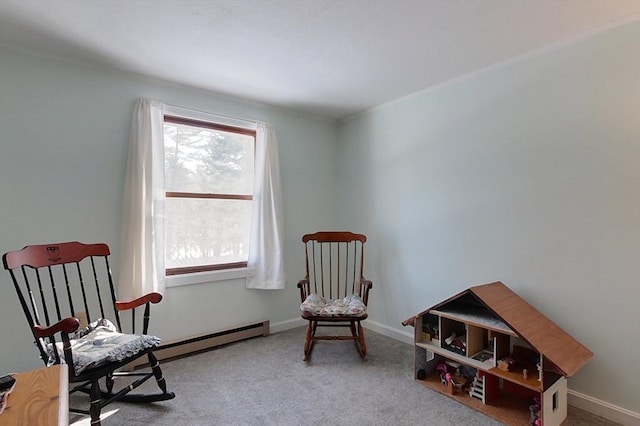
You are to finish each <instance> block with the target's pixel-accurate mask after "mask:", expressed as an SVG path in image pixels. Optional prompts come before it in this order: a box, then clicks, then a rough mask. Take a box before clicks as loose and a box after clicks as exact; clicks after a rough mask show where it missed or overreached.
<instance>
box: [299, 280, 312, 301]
mask: <svg viewBox="0 0 640 426" xmlns="http://www.w3.org/2000/svg"><path fill="white" fill-rule="evenodd" d="M298 288H299V289H300V301H301V302H304V301H305V300H306V298H307V297H308V296H309V293H310V289H309V278H303V279H301V280H300V281H298Z"/></svg>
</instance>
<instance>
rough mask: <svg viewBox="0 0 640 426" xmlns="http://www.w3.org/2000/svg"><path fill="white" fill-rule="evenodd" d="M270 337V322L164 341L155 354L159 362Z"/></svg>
mask: <svg viewBox="0 0 640 426" xmlns="http://www.w3.org/2000/svg"><path fill="white" fill-rule="evenodd" d="M268 335H269V321H262V322H257V323H254V324H247V325H243V326H240V327H235V328H231V329H229V330H224V331H218V332H215V333H206V334H200V335H197V336H191V337H187V338H182V339H175V340H169V341H163V342H162V343H161V344H160V345H159V346H157V347H156V348H155V349H154V350H153V353H154V354H155V356H156V358H158V360H159V361H162V360H166V359H171V358H178V357H183V356H188V355H192V354H195V353H198V352H201V351H205V350H209V349H213V348H215V347H217V346H222V345H227V344H229V343H234V342H239V341H241V340H246V339H251V338H253V337H258V336H268ZM146 358H147V357H146V356H145V357H141V358H138V359H137V360H136V361H134V362H132V363H131V364H128V365H127V369H133V368H136V367H140V366H143V365H148V360H147V359H146Z"/></svg>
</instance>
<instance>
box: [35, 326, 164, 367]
mask: <svg viewBox="0 0 640 426" xmlns="http://www.w3.org/2000/svg"><path fill="white" fill-rule="evenodd" d="M116 330H117V329H116V327H115V325H113V323H112V322H111V321H109V320H106V319H100V320H97V321H95V322H92V323H91V324H89V326H87V327H86V328H84V329H82V330H78V331H77V332H76V333H75V336H74V337H75V338H73V339H71V342H70V343H71V354H72V356H73V365H74V370H75V372H76V375H78V374H80V373H81V372H83V371H84V370H86V369H88V368H95V367H99V366H101V365H104V364H107V363H109V362H115V361H122V360H124V359H127V358H129V357H131V356H133V355H135V354H137V353H138V352H140V351H142V350H144V349H147V348H151V347H154V346H157V345H158V344H159V343H160V338H159V337H156V336H149V335H146V334H123V333H119V332H118V331H116ZM56 347H57V349H58V354H59V355H60V360H61V362H63V363H64V352H63V350H62V342H59V343H56ZM47 351H48V352H49V360H48V364H49V365H52V364H53V363H54V362H55V356H54V353H53V351H52V349H51V344H48V345H47Z"/></svg>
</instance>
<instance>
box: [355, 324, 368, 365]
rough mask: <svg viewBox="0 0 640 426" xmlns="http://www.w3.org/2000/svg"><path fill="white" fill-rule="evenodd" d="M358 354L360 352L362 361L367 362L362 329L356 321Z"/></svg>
mask: <svg viewBox="0 0 640 426" xmlns="http://www.w3.org/2000/svg"><path fill="white" fill-rule="evenodd" d="M357 342H358V352H360V356H361V357H362V359H363V360H365V361H366V360H367V344H366V343H365V341H364V328H363V327H362V324H360V321H358V340H357Z"/></svg>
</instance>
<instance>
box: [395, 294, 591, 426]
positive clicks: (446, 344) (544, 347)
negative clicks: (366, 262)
mask: <svg viewBox="0 0 640 426" xmlns="http://www.w3.org/2000/svg"><path fill="white" fill-rule="evenodd" d="M402 324H403V325H405V326H406V325H412V326H413V327H414V342H415V362H414V364H415V371H414V374H415V378H416V380H419V381H420V382H422V383H423V384H425V385H426V386H428V387H430V388H432V389H435V390H437V391H439V392H442V393H445V394H448V395H450V396H451V397H452V398H454V399H456V400H458V401H459V402H461V403H464V404H466V405H468V406H471V407H473V408H475V409H477V410H479V411H482V412H484V413H485V414H487V415H489V416H491V417H493V418H495V419H496V420H499V421H501V422H503V423H505V424H507V425H527V424H530V425H544V426H556V425H560V424H561V423H562V421H563V420H564V419H565V418H566V416H567V378H568V377H570V376H572V375H573V374H575V373H576V372H577V371H578V370H579V369H580V368H582V367H583V366H584V365H585V364H586V362H587V361H588V360H589V359H590V358H591V357H592V356H593V353H592V352H591V351H589V349H587V348H586V347H584V346H583V345H582V344H580V343H579V342H578V341H577V340H575V339H574V338H573V337H571V336H570V335H569V334H567V333H566V332H565V331H563V330H562V329H561V328H560V327H558V326H557V325H556V324H554V323H553V322H552V321H551V320H549V319H548V318H547V317H545V316H544V315H543V314H541V313H540V312H539V311H538V310H537V309H535V308H534V307H533V306H531V305H529V304H528V303H527V302H526V301H524V300H523V299H522V298H521V297H520V296H518V295H517V294H516V293H514V292H513V291H512V290H510V289H509V288H508V287H507V286H506V285H504V284H503V283H502V282H495V283H491V284H484V285H479V286H475V287H470V288H468V289H467V290H465V291H463V292H461V293H459V294H456V295H455V296H453V297H451V298H449V299H447V300H445V301H443V302H441V303H438V304H437V305H435V306H433V307H431V308H429V309H427V310H425V311H423V312H421V313H419V314H417V315H415V316H413V317H411V318H409V319H407V320H405V321H403V323H402Z"/></svg>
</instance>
